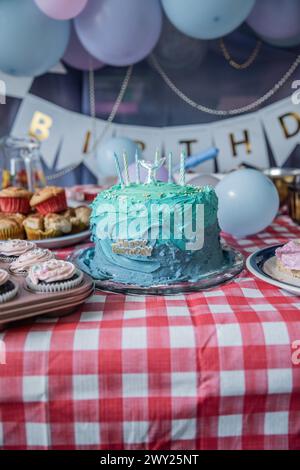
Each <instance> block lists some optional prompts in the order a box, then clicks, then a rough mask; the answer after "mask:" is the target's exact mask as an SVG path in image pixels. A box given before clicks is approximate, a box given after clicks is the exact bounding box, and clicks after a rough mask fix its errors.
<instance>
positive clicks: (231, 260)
mask: <svg viewBox="0 0 300 470" xmlns="http://www.w3.org/2000/svg"><path fill="white" fill-rule="evenodd" d="M222 248H223V252H224V258H225V263H224V265H223V266H222V267H220V269H219V270H217V271H214V272H211V273H209V274H207V275H205V276H203V277H202V278H201V279H199V280H198V281H195V282H192V281H190V282H186V281H185V282H177V283H174V284H167V285H165V284H163V285H153V286H151V287H143V286H136V285H133V284H124V283H121V282H115V281H114V280H112V279H101V280H100V279H96V278H94V277H93V276H92V275H91V272H90V270H89V268H88V266H87V265H86V264H85V263H84V262H83V259H84V257H86V255H87V254H88V253H90V254H92V252H93V250H94V247H89V248H83V249H79V250H75V251H74V252H73V253H72V255H70V256H69V258H68V260H69V261H71V262H72V263H74V264H75V265H76V266H78V267H79V268H80V269H81V270H82V271H84V272H85V273H86V274H88V275H89V276H91V277H92V278H93V279H94V281H95V286H96V289H99V290H101V291H108V292H115V293H121V294H127V295H174V294H184V293H188V292H198V291H203V290H208V289H212V288H214V287H217V286H219V285H221V284H224V283H227V282H229V281H232V279H234V278H235V277H236V276H238V274H240V272H241V271H242V270H243V269H244V267H245V263H244V257H243V255H242V254H241V253H240V252H239V251H237V250H235V249H234V248H232V247H230V246H227V245H222Z"/></svg>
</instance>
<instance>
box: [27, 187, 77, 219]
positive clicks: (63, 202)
mask: <svg viewBox="0 0 300 470" xmlns="http://www.w3.org/2000/svg"><path fill="white" fill-rule="evenodd" d="M30 205H31V207H32V208H33V209H36V210H37V211H38V212H39V213H40V214H43V215H47V214H49V213H53V212H55V213H56V212H62V211H65V210H67V208H68V207H67V199H66V192H65V190H64V188H59V187H57V186H46V187H45V188H42V189H38V190H37V191H36V192H35V193H34V195H33V196H32V198H31V200H30Z"/></svg>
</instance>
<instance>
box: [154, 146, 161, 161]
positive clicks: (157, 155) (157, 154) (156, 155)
mask: <svg viewBox="0 0 300 470" xmlns="http://www.w3.org/2000/svg"><path fill="white" fill-rule="evenodd" d="M159 157H160V152H159V149H156V152H155V159H154V163H155V164H156V165H157V163H158V160H159Z"/></svg>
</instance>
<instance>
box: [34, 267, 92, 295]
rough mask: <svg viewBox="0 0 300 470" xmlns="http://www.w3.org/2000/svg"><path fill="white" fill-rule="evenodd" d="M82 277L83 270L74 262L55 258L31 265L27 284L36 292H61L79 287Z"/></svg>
mask: <svg viewBox="0 0 300 470" xmlns="http://www.w3.org/2000/svg"><path fill="white" fill-rule="evenodd" d="M82 278H83V274H82V272H81V271H80V270H79V269H77V268H76V267H75V266H74V264H73V263H70V262H69V261H62V260H57V259H53V260H50V261H46V262H45V263H41V264H35V265H34V266H31V268H30V270H29V272H28V276H27V278H26V284H27V286H28V287H29V288H30V289H32V290H34V291H36V292H48V293H50V292H61V291H65V290H70V289H73V288H74V287H77V286H78V285H79V284H80V283H81V281H82Z"/></svg>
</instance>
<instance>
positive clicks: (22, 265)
mask: <svg viewBox="0 0 300 470" xmlns="http://www.w3.org/2000/svg"><path fill="white" fill-rule="evenodd" d="M53 258H54V254H53V253H52V252H51V251H50V250H45V249H43V248H35V249H34V250H30V251H28V252H27V253H24V254H23V255H21V256H20V257H19V258H18V259H17V260H16V261H13V262H12V263H11V264H10V266H9V269H10V271H11V272H12V273H13V274H23V275H24V274H26V273H27V272H28V270H29V269H30V268H31V266H33V265H34V264H37V263H43V262H44V261H49V260H51V259H53Z"/></svg>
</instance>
